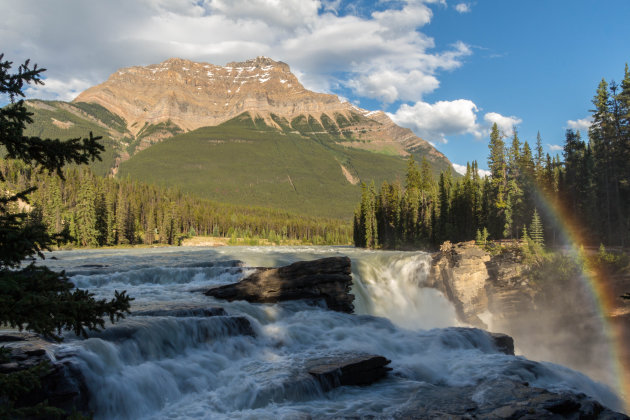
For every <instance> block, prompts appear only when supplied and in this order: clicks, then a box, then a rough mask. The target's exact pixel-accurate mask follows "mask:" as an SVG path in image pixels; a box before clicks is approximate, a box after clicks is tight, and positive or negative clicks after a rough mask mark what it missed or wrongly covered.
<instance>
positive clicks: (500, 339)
mask: <svg viewBox="0 0 630 420" xmlns="http://www.w3.org/2000/svg"><path fill="white" fill-rule="evenodd" d="M488 335H489V336H490V338H491V339H492V341H493V342H494V345H495V347H496V348H497V350H499V351H500V352H501V353H505V354H508V355H511V356H514V339H513V338H512V337H510V336H509V335H507V334H502V333H491V332H488Z"/></svg>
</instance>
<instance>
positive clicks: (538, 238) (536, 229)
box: [523, 209, 545, 246]
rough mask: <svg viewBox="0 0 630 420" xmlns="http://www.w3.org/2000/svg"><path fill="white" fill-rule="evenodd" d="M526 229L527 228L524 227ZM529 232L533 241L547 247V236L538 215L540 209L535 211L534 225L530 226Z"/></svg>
mask: <svg viewBox="0 0 630 420" xmlns="http://www.w3.org/2000/svg"><path fill="white" fill-rule="evenodd" d="M523 229H525V227H523ZM529 232H530V237H531V239H532V241H534V243H535V244H538V245H540V246H544V245H545V235H544V232H543V225H542V222H541V220H540V216H539V215H538V209H534V215H533V216H532V223H531V224H530V225H529Z"/></svg>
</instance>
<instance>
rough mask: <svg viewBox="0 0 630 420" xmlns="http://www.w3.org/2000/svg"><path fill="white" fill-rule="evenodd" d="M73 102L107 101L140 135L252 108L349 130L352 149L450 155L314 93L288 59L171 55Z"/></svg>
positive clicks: (373, 114)
mask: <svg viewBox="0 0 630 420" xmlns="http://www.w3.org/2000/svg"><path fill="white" fill-rule="evenodd" d="M74 102H88V103H96V104H98V105H101V106H103V107H104V108H106V109H107V110H109V111H110V112H112V113H113V114H116V115H118V116H120V117H122V118H123V119H124V120H125V121H126V123H127V127H126V128H127V130H128V131H129V132H130V133H131V134H132V135H133V136H138V135H139V134H140V133H144V132H145V131H144V130H145V128H146V127H148V126H156V125H158V124H161V123H165V124H167V125H169V126H176V127H178V129H180V130H181V131H189V130H194V129H197V128H200V127H207V126H215V125H218V124H221V123H223V122H225V121H228V120H231V119H232V118H235V117H237V116H239V115H241V114H243V113H245V112H249V114H250V116H251V117H252V118H255V119H259V118H262V119H263V120H264V121H265V123H266V124H267V125H269V126H275V127H277V128H281V126H283V127H284V128H283V129H286V127H290V129H294V130H295V131H298V132H299V131H300V130H302V131H304V129H308V130H311V131H313V132H323V131H326V130H327V129H328V130H333V131H335V132H337V133H338V134H339V133H343V136H345V137H344V138H345V139H346V140H345V141H348V143H351V145H352V147H357V148H363V149H369V150H388V151H389V152H391V151H394V152H395V153H398V154H400V155H403V156H405V155H407V154H409V153H411V152H413V153H416V152H417V151H419V150H422V151H424V153H428V154H434V155H435V156H433V158H434V159H433V160H435V159H437V160H440V159H444V160H446V158H445V157H444V156H443V155H442V154H441V153H439V152H437V150H435V149H434V148H432V147H431V146H430V145H429V144H428V143H427V142H426V141H424V140H422V139H420V138H419V137H417V136H415V135H414V134H413V133H412V132H411V130H409V129H404V128H401V127H399V126H397V125H396V124H394V122H393V121H391V119H390V118H389V117H388V116H387V115H386V114H385V113H383V112H380V111H367V110H364V109H360V108H357V107H355V106H354V105H352V104H351V103H349V102H345V101H343V102H342V101H341V100H339V98H338V97H337V96H336V95H330V94H325V93H317V92H312V91H310V90H307V89H306V88H304V86H302V84H301V83H300V81H299V80H298V79H297V77H295V75H294V74H293V73H291V70H290V68H289V66H288V65H287V64H286V63H283V62H282V61H275V60H273V59H271V58H269V57H264V56H259V57H256V58H253V59H249V60H245V61H239V62H231V63H228V64H226V65H225V66H218V65H214V64H210V63H203V62H195V61H191V60H186V59H182V58H169V59H168V60H165V61H163V62H161V63H159V64H151V65H148V66H135V67H128V68H123V69H120V70H118V71H117V72H115V73H113V74H112V75H111V76H110V77H109V79H108V80H106V81H105V82H103V83H101V84H100V85H97V86H94V87H92V88H90V89H88V90H86V91H84V92H83V93H81V94H80V95H79V96H78V97H77V98H76V99H75V100H74ZM278 121H281V122H278ZM282 121H283V122H282ZM300 121H303V123H300ZM300 124H302V125H300ZM306 126H307V127H306ZM296 127H297V128H296ZM300 127H301V128H300ZM305 127H306V128H305ZM326 127H328V128H326ZM322 130H323V131H322ZM169 135H172V133H170V132H168V133H164V134H160V135H159V136H158V137H156V141H160V140H161V139H162V138H164V137H166V136H169ZM160 136H161V137H160Z"/></svg>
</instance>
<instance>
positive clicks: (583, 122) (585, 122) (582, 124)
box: [567, 117, 593, 134]
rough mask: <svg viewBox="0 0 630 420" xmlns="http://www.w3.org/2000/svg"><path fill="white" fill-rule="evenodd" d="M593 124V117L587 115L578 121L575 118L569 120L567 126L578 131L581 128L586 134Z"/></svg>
mask: <svg viewBox="0 0 630 420" xmlns="http://www.w3.org/2000/svg"><path fill="white" fill-rule="evenodd" d="M592 124H593V117H586V118H581V119H579V120H576V121H574V120H569V121H567V128H570V129H573V130H576V131H577V130H579V131H581V132H582V133H583V134H584V133H588V129H589V128H591V125H592Z"/></svg>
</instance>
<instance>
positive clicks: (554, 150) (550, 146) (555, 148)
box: [547, 144, 563, 152]
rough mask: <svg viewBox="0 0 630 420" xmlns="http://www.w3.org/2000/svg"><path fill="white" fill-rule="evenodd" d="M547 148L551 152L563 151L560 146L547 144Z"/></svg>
mask: <svg viewBox="0 0 630 420" xmlns="http://www.w3.org/2000/svg"><path fill="white" fill-rule="evenodd" d="M547 147H548V148H549V150H551V151H552V152H558V151H560V150H562V149H563V148H562V146H559V145H557V144H547Z"/></svg>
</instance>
